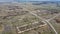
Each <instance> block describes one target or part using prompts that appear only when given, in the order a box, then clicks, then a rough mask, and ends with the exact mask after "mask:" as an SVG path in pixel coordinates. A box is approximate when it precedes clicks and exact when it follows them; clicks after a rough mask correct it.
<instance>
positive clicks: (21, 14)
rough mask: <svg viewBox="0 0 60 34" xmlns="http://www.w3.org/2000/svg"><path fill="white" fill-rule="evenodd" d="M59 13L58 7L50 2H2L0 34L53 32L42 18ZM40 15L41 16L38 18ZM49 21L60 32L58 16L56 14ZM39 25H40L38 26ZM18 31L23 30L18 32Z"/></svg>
mask: <svg viewBox="0 0 60 34" xmlns="http://www.w3.org/2000/svg"><path fill="white" fill-rule="evenodd" d="M30 12H31V13H30ZM59 13H60V7H57V6H56V5H52V4H46V5H45V4H43V5H33V4H32V3H12V4H2V5H0V23H2V25H3V28H2V29H3V31H2V32H1V34H55V32H54V31H53V29H52V28H51V27H50V25H49V24H47V23H45V21H44V19H45V20H47V21H48V19H51V18H53V17H54V16H56V15H58V14H59ZM38 17H39V18H38ZM40 17H42V18H41V19H40ZM57 20H58V21H57ZM42 21H44V22H42ZM49 23H51V24H52V25H53V27H54V28H55V29H56V30H57V32H58V33H59V34H60V17H59V16H58V17H56V18H54V19H52V20H50V21H49ZM44 24H46V25H44ZM41 25H42V27H40V26H41ZM17 27H18V29H19V30H18V29H17ZM27 30H28V31H27ZM20 31H24V32H22V33H18V32H20Z"/></svg>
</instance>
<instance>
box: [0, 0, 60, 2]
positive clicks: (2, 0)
mask: <svg viewBox="0 0 60 34" xmlns="http://www.w3.org/2000/svg"><path fill="white" fill-rule="evenodd" d="M13 1H60V0H0V2H13Z"/></svg>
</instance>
